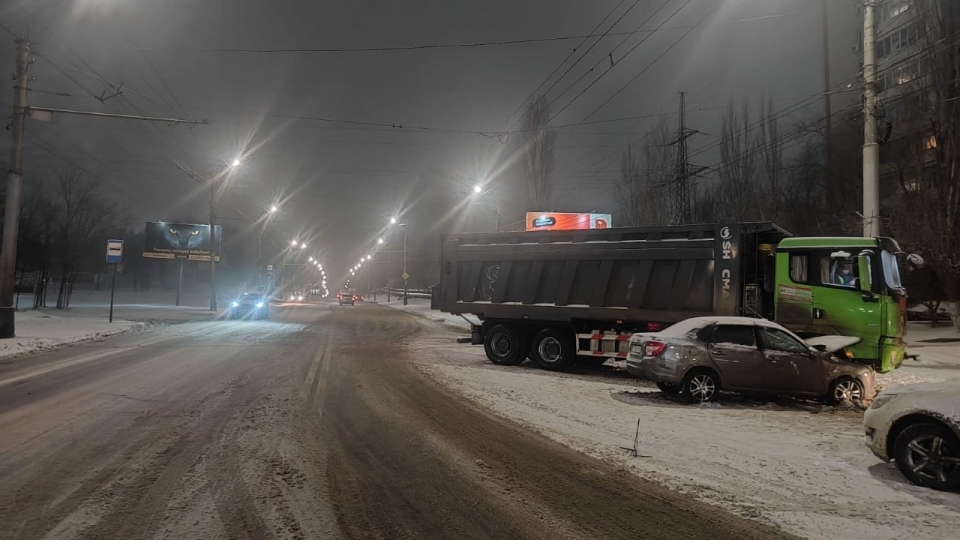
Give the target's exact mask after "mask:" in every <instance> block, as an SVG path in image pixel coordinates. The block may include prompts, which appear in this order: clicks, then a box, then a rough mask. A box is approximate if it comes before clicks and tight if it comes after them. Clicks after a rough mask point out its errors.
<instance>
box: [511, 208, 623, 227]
mask: <svg viewBox="0 0 960 540" xmlns="http://www.w3.org/2000/svg"><path fill="white" fill-rule="evenodd" d="M611 223H612V219H611V215H610V214H564V213H559V212H527V220H526V230H528V231H577V230H584V229H608V228H610V226H611Z"/></svg>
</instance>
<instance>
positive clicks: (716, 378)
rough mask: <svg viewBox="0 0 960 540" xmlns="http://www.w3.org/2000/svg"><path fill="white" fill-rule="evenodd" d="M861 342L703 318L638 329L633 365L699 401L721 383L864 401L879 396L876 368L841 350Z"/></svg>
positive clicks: (742, 320) (667, 388) (668, 389)
mask: <svg viewBox="0 0 960 540" xmlns="http://www.w3.org/2000/svg"><path fill="white" fill-rule="evenodd" d="M859 341H860V340H859V338H856V337H847V336H823V337H819V338H813V339H810V340H807V341H804V340H802V339H800V338H799V337H797V335H796V334H794V333H792V332H790V331H789V330H787V329H786V328H784V327H782V326H780V325H779V324H776V323H773V322H770V321H767V320H764V319H752V318H748V317H696V318H692V319H687V320H685V321H682V322H679V323H677V324H675V325H673V326H671V327H669V328H667V329H666V330H664V331H662V332H658V333H647V334H635V335H634V336H632V337H631V338H630V352H629V354H628V356H627V371H629V372H630V373H631V374H633V375H636V376H638V377H643V378H646V379H650V380H652V381H653V382H655V383H657V386H658V387H659V388H660V390H661V391H663V392H664V393H672V394H678V393H679V394H682V395H683V396H684V397H685V398H686V399H687V401H690V402H693V403H697V402H703V401H714V400H716V399H717V397H718V395H719V392H720V390H721V389H722V390H731V391H736V392H744V393H754V394H773V395H790V396H802V397H811V398H817V399H824V400H826V401H828V402H831V403H837V402H840V401H845V400H849V401H852V402H860V401H863V400H867V399H869V398H871V397H872V396H873V393H874V380H873V375H874V374H873V369H872V368H871V367H869V366H866V365H864V364H857V363H854V362H850V361H848V360H845V359H841V358H839V357H838V353H839V354H841V355H842V354H843V351H844V350H845V349H846V348H847V347H850V346H852V345H855V344H857V343H859Z"/></svg>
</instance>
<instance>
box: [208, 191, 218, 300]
mask: <svg viewBox="0 0 960 540" xmlns="http://www.w3.org/2000/svg"><path fill="white" fill-rule="evenodd" d="M216 195H217V183H216V182H215V178H211V179H210V311H217V242H216V240H217V236H216V233H217V228H216V227H215V226H214V224H213V221H214V218H215V217H216V216H215V208H216V202H217V201H216Z"/></svg>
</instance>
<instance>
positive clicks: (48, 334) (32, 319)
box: [0, 311, 146, 357]
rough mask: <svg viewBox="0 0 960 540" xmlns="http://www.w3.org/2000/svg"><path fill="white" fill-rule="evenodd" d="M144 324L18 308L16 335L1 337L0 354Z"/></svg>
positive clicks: (133, 327)
mask: <svg viewBox="0 0 960 540" xmlns="http://www.w3.org/2000/svg"><path fill="white" fill-rule="evenodd" d="M145 326H146V325H145V323H138V322H132V321H125V320H118V319H114V320H113V322H112V323H110V322H108V319H107V317H74V316H69V317H64V316H58V315H56V314H51V313H50V312H49V311H21V312H18V313H17V314H16V333H17V336H16V337H14V338H10V339H0V357H5V356H11V355H15V354H23V353H28V352H35V351H41V350H45V349H51V348H56V347H61V346H63V345H68V344H70V343H76V342H79V341H87V340H92V339H98V338H102V337H106V336H110V335H114V334H121V333H124V332H131V331H134V330H138V329H141V328H143V327H145Z"/></svg>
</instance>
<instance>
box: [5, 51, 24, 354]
mask: <svg viewBox="0 0 960 540" xmlns="http://www.w3.org/2000/svg"><path fill="white" fill-rule="evenodd" d="M29 66H30V43H29V42H28V41H27V39H26V37H24V38H23V39H18V40H17V67H16V69H17V72H16V80H17V83H16V86H14V93H13V122H12V123H11V126H10V131H11V132H12V133H13V146H12V147H11V148H10V170H9V171H8V172H7V194H6V201H5V206H4V215H3V247H2V251H0V338H12V337H14V336H15V335H16V325H15V320H14V312H16V310H17V308H16V306H15V305H14V304H13V285H14V283H15V281H16V273H17V234H18V232H19V227H20V195H21V190H22V187H23V178H22V174H23V130H24V125H25V123H26V117H27V110H26V109H27V80H28V78H27V68H28V67H29Z"/></svg>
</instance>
